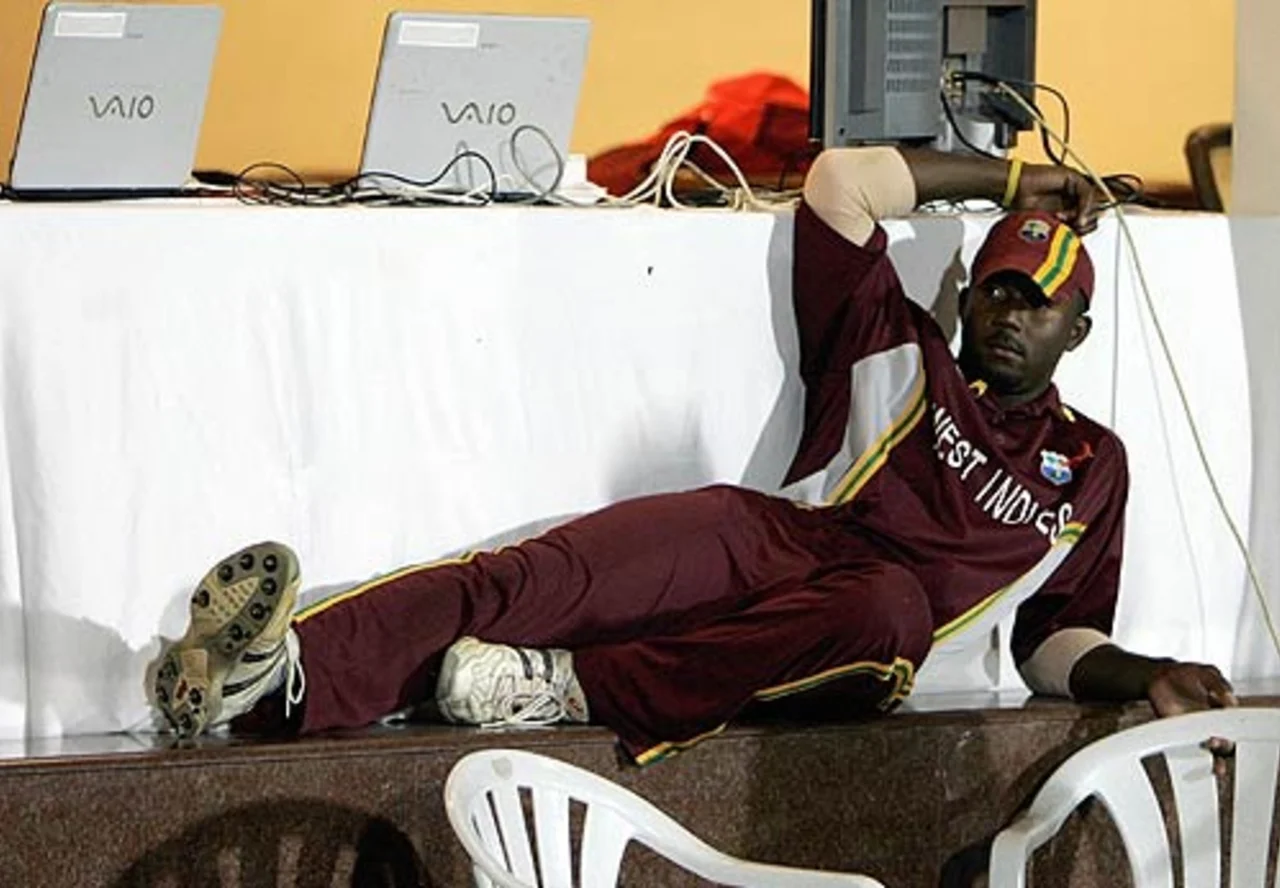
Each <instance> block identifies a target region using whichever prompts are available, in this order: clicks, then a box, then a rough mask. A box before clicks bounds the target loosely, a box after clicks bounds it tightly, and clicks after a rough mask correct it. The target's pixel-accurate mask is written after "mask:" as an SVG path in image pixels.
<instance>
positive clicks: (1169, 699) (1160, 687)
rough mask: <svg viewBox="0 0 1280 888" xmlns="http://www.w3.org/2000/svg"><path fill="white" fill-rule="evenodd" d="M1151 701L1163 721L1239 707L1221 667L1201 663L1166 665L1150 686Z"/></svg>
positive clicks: (1153, 677)
mask: <svg viewBox="0 0 1280 888" xmlns="http://www.w3.org/2000/svg"><path fill="white" fill-rule="evenodd" d="M1147 699H1148V700H1150V701H1151V707H1152V708H1153V709H1154V710H1155V711H1156V715H1158V716H1160V717H1161V718H1167V717H1168V716H1171V715H1182V714H1183V713H1186V712H1197V711H1199V710H1201V709H1222V708H1224V707H1228V706H1236V705H1238V703H1237V701H1236V695H1235V693H1234V692H1233V691H1232V690H1231V684H1230V682H1228V681H1227V680H1226V679H1225V678H1223V677H1222V673H1221V672H1219V671H1218V669H1217V667H1216V666H1205V665H1203V664H1200V663H1166V664H1164V665H1162V666H1161V667H1160V668H1158V669H1157V670H1156V673H1155V675H1154V676H1152V678H1151V683H1150V684H1149V685H1147Z"/></svg>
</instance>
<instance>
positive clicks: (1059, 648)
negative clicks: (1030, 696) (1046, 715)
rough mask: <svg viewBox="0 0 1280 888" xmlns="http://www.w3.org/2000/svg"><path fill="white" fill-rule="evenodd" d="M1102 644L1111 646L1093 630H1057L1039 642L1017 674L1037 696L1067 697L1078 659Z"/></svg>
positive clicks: (1108, 640)
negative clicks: (1019, 674)
mask: <svg viewBox="0 0 1280 888" xmlns="http://www.w3.org/2000/svg"><path fill="white" fill-rule="evenodd" d="M1104 644H1111V639H1110V638H1108V637H1107V636H1106V635H1105V634H1103V633H1101V632H1099V631H1098V630H1097V629H1078V628H1077V629H1060V630H1059V631H1057V632H1055V633H1053V634H1052V635H1050V636H1049V637H1048V638H1046V639H1045V640H1044V641H1043V642H1041V643H1040V647H1038V648H1036V651H1035V653H1034V654H1032V655H1031V656H1030V657H1028V658H1027V659H1026V661H1025V662H1023V664H1022V665H1021V666H1019V667H1018V671H1019V672H1020V673H1022V680H1023V681H1025V682H1026V683H1027V687H1029V688H1031V690H1033V691H1035V692H1036V693H1037V694H1049V695H1051V696H1054V697H1070V696H1071V670H1073V669H1075V667H1076V663H1078V662H1080V658H1081V657H1083V656H1084V655H1085V654H1087V653H1089V651H1091V650H1093V649H1094V648H1098V647H1101V646H1102V645H1104Z"/></svg>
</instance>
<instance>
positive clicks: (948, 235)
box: [741, 214, 968, 493]
mask: <svg viewBox="0 0 1280 888" xmlns="http://www.w3.org/2000/svg"><path fill="white" fill-rule="evenodd" d="M964 235H965V231H964V223H963V222H962V221H961V220H959V219H947V220H944V221H939V222H931V223H930V224H928V225H913V226H912V234H911V236H910V237H907V238H902V239H899V240H897V241H895V242H894V243H893V244H892V245H891V246H890V248H889V255H890V257H891V259H892V260H893V264H894V267H895V268H896V269H897V270H898V276H899V277H900V278H901V280H902V286H903V289H904V291H905V292H906V293H907V295H908V296H910V297H911V298H912V299H914V300H915V301H916V302H918V303H919V304H921V305H923V306H924V307H925V308H926V309H928V310H929V311H930V312H931V313H932V314H933V316H934V319H935V320H936V321H937V322H938V325H939V326H940V327H941V328H942V331H943V334H944V335H945V336H946V337H947V339H948V340H953V339H954V338H955V335H956V333H957V332H958V330H959V328H960V318H959V315H960V291H961V289H963V287H964V285H965V282H966V281H967V279H968V269H967V268H965V265H964V263H963V262H962V261H961V258H960V256H961V249H962V248H963V246H964ZM794 236H795V227H794V224H793V217H792V216H791V215H782V214H779V215H777V216H776V217H775V222H774V227H773V235H772V237H771V238H770V240H769V253H768V259H767V261H768V268H767V274H768V280H769V296H770V300H771V306H770V310H771V312H772V317H773V331H774V341H775V343H776V345H777V349H778V357H779V359H780V360H781V361H782V366H783V368H784V370H785V373H786V378H785V379H784V381H783V384H782V388H781V390H780V391H779V392H778V397H777V400H776V401H775V402H774V405H773V409H772V411H771V412H770V414H769V418H768V419H767V420H766V421H765V424H764V428H763V429H762V430H761V433H760V438H759V440H758V441H757V442H756V445H755V448H754V450H753V451H752V454H751V458H750V459H749V460H748V461H747V467H746V470H745V471H744V472H743V475H742V481H741V483H742V485H743V486H744V487H750V488H753V489H756V490H761V491H764V492H766V493H768V492H773V491H776V490H777V489H778V487H779V486H780V485H781V484H782V479H783V477H784V476H785V474H786V471H787V468H788V467H789V466H790V464H791V459H792V457H793V456H794V455H795V448H796V445H797V444H798V443H799V441H800V432H801V428H802V426H803V424H804V383H803V381H802V380H801V379H800V341H799V333H798V331H797V329H796V318H795V305H794V302H793V299H794V296H793V291H792V278H791V272H792V256H793V249H792V241H793V238H794Z"/></svg>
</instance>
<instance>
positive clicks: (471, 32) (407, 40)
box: [400, 21, 480, 49]
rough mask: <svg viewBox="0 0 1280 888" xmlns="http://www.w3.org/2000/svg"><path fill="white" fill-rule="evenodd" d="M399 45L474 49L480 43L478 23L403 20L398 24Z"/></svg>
mask: <svg viewBox="0 0 1280 888" xmlns="http://www.w3.org/2000/svg"><path fill="white" fill-rule="evenodd" d="M400 45H401V46H433V47H434V46H442V47H453V48H454V49H475V48H476V47H477V46H479V45H480V23H479V22H415V21H408V22H404V23H402V24H401V25H400Z"/></svg>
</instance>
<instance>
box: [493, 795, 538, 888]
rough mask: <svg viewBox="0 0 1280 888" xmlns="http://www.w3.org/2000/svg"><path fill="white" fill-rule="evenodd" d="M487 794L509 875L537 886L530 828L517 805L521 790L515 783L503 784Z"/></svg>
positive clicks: (522, 809) (519, 805)
mask: <svg viewBox="0 0 1280 888" xmlns="http://www.w3.org/2000/svg"><path fill="white" fill-rule="evenodd" d="M490 794H491V795H492V797H493V806H494V808H495V809H496V811H497V815H498V828H499V829H500V830H501V831H502V843H503V845H505V846H506V850H507V864H508V866H510V867H511V872H513V873H515V874H516V875H517V876H519V877H520V878H521V879H524V880H525V881H526V882H532V883H535V884H536V883H537V880H538V874H537V872H535V870H534V868H533V850H532V849H531V848H530V847H529V829H528V827H527V826H526V825H525V819H524V806H523V805H522V804H521V803H520V787H519V786H518V785H516V784H515V783H503V784H499V785H497V786H495V787H493V789H492V790H491V791H490Z"/></svg>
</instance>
